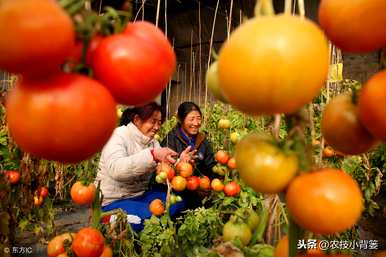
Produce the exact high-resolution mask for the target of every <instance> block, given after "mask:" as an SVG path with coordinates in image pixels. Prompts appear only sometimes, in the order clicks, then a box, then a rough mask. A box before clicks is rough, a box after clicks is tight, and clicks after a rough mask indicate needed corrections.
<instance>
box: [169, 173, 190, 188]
mask: <svg viewBox="0 0 386 257" xmlns="http://www.w3.org/2000/svg"><path fill="white" fill-rule="evenodd" d="M186 184H187V181H186V179H185V178H184V177H181V176H175V177H174V178H173V179H172V187H173V189H174V190H176V191H183V190H185V188H186Z"/></svg>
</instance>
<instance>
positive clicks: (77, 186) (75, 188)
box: [70, 181, 96, 205]
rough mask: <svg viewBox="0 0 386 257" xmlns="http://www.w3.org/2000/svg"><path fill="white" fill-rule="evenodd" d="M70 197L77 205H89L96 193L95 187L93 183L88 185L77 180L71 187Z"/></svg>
mask: <svg viewBox="0 0 386 257" xmlns="http://www.w3.org/2000/svg"><path fill="white" fill-rule="evenodd" d="M70 193H71V199H72V201H73V202H74V203H76V204H79V205H91V204H92V202H93V201H94V198H95V194H96V187H95V185H94V184H93V183H91V184H89V185H88V186H86V185H83V184H82V182H80V181H77V182H75V183H74V184H73V185H72V187H71V192H70Z"/></svg>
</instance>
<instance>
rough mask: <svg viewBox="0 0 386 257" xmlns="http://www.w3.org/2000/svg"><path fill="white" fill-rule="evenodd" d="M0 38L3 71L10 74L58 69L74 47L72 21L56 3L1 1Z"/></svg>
mask: <svg viewBox="0 0 386 257" xmlns="http://www.w3.org/2000/svg"><path fill="white" fill-rule="evenodd" d="M0 35H6V36H2V37H0V69H2V70H7V71H9V72H11V73H23V74H29V75H31V74H35V73H36V74H42V73H47V72H49V71H53V70H59V66H60V64H62V63H63V62H64V60H65V58H66V57H67V55H68V54H69V53H70V51H71V49H72V48H73V46H74V44H75V28H74V25H73V23H72V20H71V18H70V16H69V15H68V14H67V13H66V12H65V11H64V10H63V9H62V8H61V7H60V6H59V4H58V3H57V2H56V1H47V0H18V1H14V0H6V1H2V2H1V4H0Z"/></svg>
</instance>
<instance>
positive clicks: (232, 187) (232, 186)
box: [224, 181, 240, 196]
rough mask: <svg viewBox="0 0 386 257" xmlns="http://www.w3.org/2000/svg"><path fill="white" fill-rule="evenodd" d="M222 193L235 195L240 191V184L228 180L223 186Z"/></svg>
mask: <svg viewBox="0 0 386 257" xmlns="http://www.w3.org/2000/svg"><path fill="white" fill-rule="evenodd" d="M224 193H225V195H227V196H236V195H238V194H239V193H240V186H239V184H237V183H236V182H234V181H232V182H229V183H228V184H226V185H225V186H224Z"/></svg>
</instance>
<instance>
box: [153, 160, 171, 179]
mask: <svg viewBox="0 0 386 257" xmlns="http://www.w3.org/2000/svg"><path fill="white" fill-rule="evenodd" d="M156 171H157V175H158V174H160V173H161V172H165V173H166V174H167V177H168V179H169V181H172V179H173V178H174V176H175V175H176V172H175V171H174V169H173V167H172V166H170V165H169V164H167V163H166V162H161V163H159V164H158V166H157V169H156Z"/></svg>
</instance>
